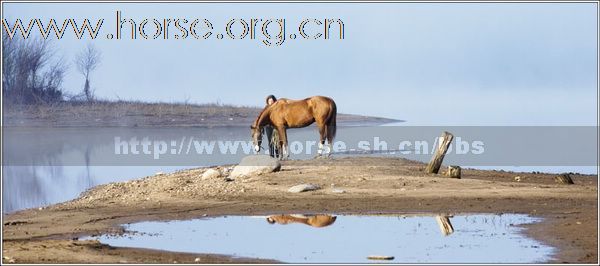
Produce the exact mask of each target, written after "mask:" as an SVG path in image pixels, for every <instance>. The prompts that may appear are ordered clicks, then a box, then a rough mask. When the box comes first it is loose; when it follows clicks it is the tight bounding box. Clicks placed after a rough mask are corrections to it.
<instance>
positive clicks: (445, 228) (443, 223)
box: [435, 215, 454, 236]
mask: <svg viewBox="0 0 600 266" xmlns="http://www.w3.org/2000/svg"><path fill="white" fill-rule="evenodd" d="M435 220H436V221H437V223H438V225H439V226H440V231H442V235H444V236H447V235H450V234H452V233H454V228H453V227H452V224H451V223H450V217H449V216H446V215H443V216H442V215H438V216H436V217H435Z"/></svg>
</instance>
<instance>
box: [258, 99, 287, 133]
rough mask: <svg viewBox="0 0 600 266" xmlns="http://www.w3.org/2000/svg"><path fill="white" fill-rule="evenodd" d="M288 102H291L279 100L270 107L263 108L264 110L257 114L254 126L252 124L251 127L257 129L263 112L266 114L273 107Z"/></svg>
mask: <svg viewBox="0 0 600 266" xmlns="http://www.w3.org/2000/svg"><path fill="white" fill-rule="evenodd" d="M290 101H291V100H290V99H286V98H280V99H279V100H277V101H275V102H274V103H272V104H271V105H267V106H265V108H263V109H262V111H260V113H259V114H258V117H257V118H256V120H254V124H252V125H253V126H255V127H258V126H259V124H258V122H259V121H260V118H261V117H262V116H263V114H264V113H265V112H267V110H270V109H271V108H273V106H276V105H280V104H284V103H288V102H290Z"/></svg>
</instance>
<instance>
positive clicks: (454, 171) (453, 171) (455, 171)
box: [446, 165, 461, 179]
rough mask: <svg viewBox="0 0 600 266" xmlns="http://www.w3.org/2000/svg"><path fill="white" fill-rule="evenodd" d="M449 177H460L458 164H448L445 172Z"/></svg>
mask: <svg viewBox="0 0 600 266" xmlns="http://www.w3.org/2000/svg"><path fill="white" fill-rule="evenodd" d="M446 174H447V175H448V177H450V178H458V179H460V174H461V173H460V166H457V165H450V166H448V172H447V173H446Z"/></svg>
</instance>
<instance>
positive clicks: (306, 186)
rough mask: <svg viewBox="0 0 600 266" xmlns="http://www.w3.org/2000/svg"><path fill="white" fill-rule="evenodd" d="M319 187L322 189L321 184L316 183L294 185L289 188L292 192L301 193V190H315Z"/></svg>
mask: <svg viewBox="0 0 600 266" xmlns="http://www.w3.org/2000/svg"><path fill="white" fill-rule="evenodd" d="M318 189H321V187H320V186H319V185H315V184H300V185H296V186H293V187H291V188H289V189H288V192H291V193H300V192H305V191H313V190H318Z"/></svg>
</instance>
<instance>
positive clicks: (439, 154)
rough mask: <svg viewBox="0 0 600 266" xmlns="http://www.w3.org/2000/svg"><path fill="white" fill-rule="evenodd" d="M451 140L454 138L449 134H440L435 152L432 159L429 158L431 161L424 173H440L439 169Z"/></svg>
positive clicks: (445, 132)
mask: <svg viewBox="0 0 600 266" xmlns="http://www.w3.org/2000/svg"><path fill="white" fill-rule="evenodd" d="M453 139H454V136H453V135H452V134H451V133H450V132H447V131H444V133H442V136H441V137H440V139H439V141H438V147H437V150H436V152H435V154H434V155H433V157H431V161H430V162H429V164H428V165H427V168H426V169H425V172H427V173H430V174H437V173H438V172H439V171H440V167H441V166H442V161H443V160H444V156H445V155H446V152H447V151H448V147H450V143H451V142H452V140H453Z"/></svg>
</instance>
